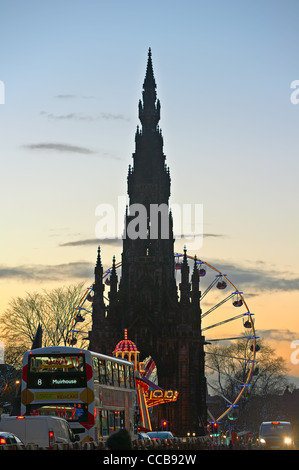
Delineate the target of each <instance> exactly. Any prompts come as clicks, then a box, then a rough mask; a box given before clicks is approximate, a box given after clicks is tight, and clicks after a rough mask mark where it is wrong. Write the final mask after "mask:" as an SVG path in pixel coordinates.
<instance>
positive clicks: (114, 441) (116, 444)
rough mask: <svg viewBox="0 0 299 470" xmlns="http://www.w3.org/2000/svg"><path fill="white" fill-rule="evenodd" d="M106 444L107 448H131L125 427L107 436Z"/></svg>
mask: <svg viewBox="0 0 299 470" xmlns="http://www.w3.org/2000/svg"><path fill="white" fill-rule="evenodd" d="M106 446H107V448H108V449H109V450H129V449H132V442H131V437H130V434H129V433H128V431H127V430H126V429H120V430H119V431H116V432H114V433H113V434H111V436H110V437H108V439H107V441H106Z"/></svg>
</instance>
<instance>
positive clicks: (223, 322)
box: [201, 313, 247, 331]
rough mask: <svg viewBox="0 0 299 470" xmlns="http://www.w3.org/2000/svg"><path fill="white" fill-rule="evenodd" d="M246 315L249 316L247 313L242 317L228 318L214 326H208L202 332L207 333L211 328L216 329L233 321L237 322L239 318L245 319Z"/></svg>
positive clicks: (241, 315)
mask: <svg viewBox="0 0 299 470" xmlns="http://www.w3.org/2000/svg"><path fill="white" fill-rule="evenodd" d="M246 315H247V313H242V314H240V315H236V316H235V317H231V318H228V319H227V320H222V321H220V322H218V323H214V324H213V325H210V326H206V327H205V328H202V329H201V331H206V330H210V329H211V328H216V326H220V325H224V324H225V323H229V322H231V321H234V320H237V319H238V318H243V317H244V316H246Z"/></svg>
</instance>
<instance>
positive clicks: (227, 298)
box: [201, 292, 235, 318]
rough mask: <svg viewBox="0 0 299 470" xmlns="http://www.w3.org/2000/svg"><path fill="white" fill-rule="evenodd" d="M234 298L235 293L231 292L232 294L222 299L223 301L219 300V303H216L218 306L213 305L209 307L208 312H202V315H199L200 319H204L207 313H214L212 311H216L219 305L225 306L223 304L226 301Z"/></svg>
mask: <svg viewBox="0 0 299 470" xmlns="http://www.w3.org/2000/svg"><path fill="white" fill-rule="evenodd" d="M234 296H235V292H233V293H232V294H230V295H228V296H227V297H226V298H225V299H223V300H221V301H220V302H218V304H216V305H214V306H213V307H211V308H210V309H209V310H207V311H206V312H204V313H203V314H202V315H201V318H204V317H206V316H207V315H209V313H212V312H214V310H216V309H217V308H219V307H221V305H223V304H225V302H227V301H228V300H230V299H232V298H233V297H234Z"/></svg>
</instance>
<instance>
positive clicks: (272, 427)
mask: <svg viewBox="0 0 299 470" xmlns="http://www.w3.org/2000/svg"><path fill="white" fill-rule="evenodd" d="M259 446H260V448H262V449H269V450H270V449H293V448H294V439H293V432H292V425H291V423H290V422H288V421H265V422H263V423H262V424H261V427H260V431H259Z"/></svg>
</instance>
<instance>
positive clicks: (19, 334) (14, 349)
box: [0, 283, 91, 362]
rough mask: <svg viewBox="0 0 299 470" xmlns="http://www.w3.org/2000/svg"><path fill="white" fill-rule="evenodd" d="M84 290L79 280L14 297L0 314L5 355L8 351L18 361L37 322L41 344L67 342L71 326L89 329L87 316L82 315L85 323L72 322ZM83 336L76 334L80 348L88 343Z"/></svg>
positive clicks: (63, 343)
mask: <svg viewBox="0 0 299 470" xmlns="http://www.w3.org/2000/svg"><path fill="white" fill-rule="evenodd" d="M84 293H86V288H85V287H84V284H83V283H80V284H75V285H70V286H65V287H58V288H56V289H53V290H43V291H42V293H37V292H35V293H27V295H26V297H24V298H22V297H16V298H13V299H12V300H11V302H10V303H9V306H8V308H7V310H6V311H5V312H4V313H3V314H2V315H1V316H0V321H1V324H2V335H1V339H2V340H3V341H4V343H5V345H6V357H7V354H8V355H9V356H11V357H14V362H15V361H19V359H20V357H19V356H20V355H21V354H22V352H24V351H26V350H28V349H30V348H31V345H32V342H33V339H34V337H35V334H36V331H37V328H38V325H41V327H42V330H43V344H42V345H43V346H50V345H51V346H52V345H54V346H60V345H63V346H65V345H68V344H69V339H70V334H71V333H70V330H71V329H72V328H73V327H74V326H75V327H76V330H77V331H82V330H83V331H85V332H86V331H88V329H89V326H90V321H91V316H90V315H85V321H84V323H80V324H76V325H75V322H74V318H75V315H76V313H78V311H77V310H76V309H77V308H78V306H79V304H80V301H81V299H82V297H83V296H84ZM89 305H90V304H89ZM83 336H84V335H80V334H78V336H77V337H78V345H79V347H84V346H86V344H87V343H86V341H85V342H84V339H83ZM85 336H86V335H85ZM6 362H7V361H6Z"/></svg>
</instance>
